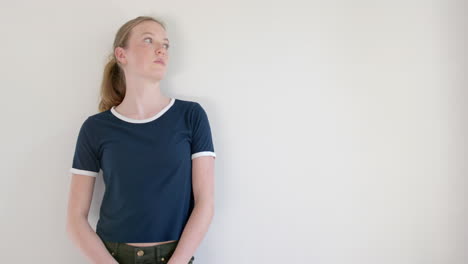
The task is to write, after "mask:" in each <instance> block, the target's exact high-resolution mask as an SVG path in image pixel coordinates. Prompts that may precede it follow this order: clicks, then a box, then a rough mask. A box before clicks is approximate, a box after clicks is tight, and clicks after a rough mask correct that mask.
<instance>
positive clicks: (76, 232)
mask: <svg viewBox="0 0 468 264" xmlns="http://www.w3.org/2000/svg"><path fill="white" fill-rule="evenodd" d="M95 181H96V177H93V176H87V175H81V174H75V173H73V174H72V180H71V185H70V193H69V197H68V209H67V223H66V232H67V234H68V235H69V237H70V238H71V240H72V242H73V243H74V244H75V245H76V246H77V247H78V248H79V249H80V250H81V252H82V253H83V254H84V255H85V256H86V257H87V258H88V259H89V260H90V261H91V263H93V264H115V263H117V264H118V262H117V261H116V260H115V259H114V257H112V255H111V254H109V251H107V248H106V246H105V245H104V243H103V242H102V241H101V239H100V238H99V236H98V235H97V234H96V232H95V231H94V230H93V229H92V228H91V226H90V225H89V222H88V213H89V208H90V206H91V201H92V198H93V190H94V183H95Z"/></svg>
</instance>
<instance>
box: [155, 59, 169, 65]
mask: <svg viewBox="0 0 468 264" xmlns="http://www.w3.org/2000/svg"><path fill="white" fill-rule="evenodd" d="M153 62H154V63H159V64H162V65H166V63H164V61H163V60H161V59H157V60H155V61H153Z"/></svg>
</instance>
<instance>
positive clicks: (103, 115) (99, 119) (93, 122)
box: [82, 110, 110, 130]
mask: <svg viewBox="0 0 468 264" xmlns="http://www.w3.org/2000/svg"><path fill="white" fill-rule="evenodd" d="M109 112H110V110H107V111H103V112H99V113H95V114H91V115H88V116H87V117H86V119H85V120H84V121H83V124H82V126H83V127H84V128H86V129H88V130H93V129H97V128H98V127H99V126H101V125H102V124H104V123H105V122H106V121H107V120H109Z"/></svg>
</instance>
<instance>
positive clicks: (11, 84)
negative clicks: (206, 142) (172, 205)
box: [0, 0, 468, 264]
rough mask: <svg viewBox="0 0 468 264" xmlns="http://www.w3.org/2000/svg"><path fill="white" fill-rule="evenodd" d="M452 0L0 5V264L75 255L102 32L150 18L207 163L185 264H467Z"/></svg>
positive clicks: (458, 36) (463, 94) (459, 10)
mask: <svg viewBox="0 0 468 264" xmlns="http://www.w3.org/2000/svg"><path fill="white" fill-rule="evenodd" d="M466 3H467V2H466V1H462V0H460V1H455V0H452V1H446V0H433V1H422V0H420V1H418V0H405V1H402V0H393V1H370V0H367V1H366V0H354V1H344V0H343V1H337V0H334V1H305V0H304V1H301V0H290V1H271V0H269V1H267V0H257V1H246V0H241V1H207V0H202V1H137V2H135V1H89V0H84V1H51V0H48V1H14V2H13V1H6V0H3V1H2V2H1V7H0V36H1V43H0V47H1V52H0V56H1V62H2V63H1V66H0V70H1V83H2V86H1V87H2V103H1V104H0V105H1V109H0V110H1V113H2V125H1V135H2V136H1V148H0V149H1V150H0V151H1V152H0V153H1V156H0V158H1V160H2V162H1V168H0V171H1V177H0V179H1V182H0V197H1V200H0V201H1V203H0V206H1V207H0V210H1V216H2V217H1V225H0V226H1V227H0V235H1V238H2V239H1V242H0V252H1V255H2V256H1V259H2V260H1V262H2V263H87V262H86V259H85V258H84V256H83V255H81V253H80V252H79V251H78V250H77V248H76V247H75V246H74V245H73V244H71V242H70V240H69V239H68V238H67V236H66V233H65V215H66V205H67V204H66V203H67V198H68V191H69V183H70V179H71V178H70V173H69V171H68V170H69V168H70V166H71V162H72V155H73V151H74V147H75V146H74V144H75V142H76V137H77V135H78V129H79V126H80V125H81V123H82V122H83V120H84V119H85V118H86V117H87V116H89V115H91V114H94V113H96V112H97V103H98V91H99V84H100V81H101V77H102V70H103V66H104V62H105V58H106V56H107V55H108V54H109V52H111V47H112V42H113V40H114V36H115V33H116V31H117V29H118V28H119V27H120V26H121V25H122V24H123V23H124V22H126V21H127V20H129V19H132V18H134V17H136V16H139V15H154V16H156V17H158V18H162V19H163V20H164V21H165V22H166V23H167V26H168V34H169V38H170V40H171V50H170V52H171V55H170V56H171V58H170V62H169V69H168V74H167V75H166V78H165V80H164V81H163V82H162V84H161V85H162V89H163V92H164V93H165V94H166V95H168V96H173V97H176V98H180V99H186V100H193V101H197V102H199V103H201V104H202V106H203V107H204V108H205V110H206V111H207V113H208V116H209V119H210V122H211V126H212V133H213V139H214V144H215V151H216V153H217V159H216V176H215V177H216V191H215V194H216V212H215V217H214V219H213V222H212V225H211V227H210V230H209V232H208V233H207V234H206V237H205V238H204V240H203V242H202V244H201V245H200V247H199V248H198V249H197V252H195V254H194V255H195V258H196V260H195V262H196V263H198V264H215V263H216V264H219V263H223V264H238V263H247V264H249V263H278V264H280V263H314V264H315V263H317V264H350V263H352V264H376V263H379V264H419V263H421V264H422V263H424V264H429V263H431V264H432V263H434V264H436V263H437V264H462V263H467V262H468V254H467V252H468V239H467V237H468V228H467V225H466V223H467V220H468V211H467V207H468V206H467V197H466V187H467V180H466V176H467V175H468V167H467V165H466V164H467V163H466V157H467V156H466V155H467V147H468V146H467V140H466V135H467V132H468V125H467V123H468V122H467V110H468V106H467V96H468V92H467V90H466V88H467V83H468V80H467V78H466V73H467V69H468V65H467V50H466V47H467V36H466V32H467V25H468V21H467V19H466V12H467V4H466ZM103 188H104V186H103V182H102V178H99V179H98V181H97V184H96V189H95V194H94V200H93V205H92V208H91V213H90V219H89V220H90V222H91V223H92V226H93V228H94V227H95V224H96V221H97V217H98V210H99V205H100V202H101V199H102V195H103ZM162 213H164V212H163V210H162Z"/></svg>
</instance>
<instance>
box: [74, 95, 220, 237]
mask: <svg viewBox="0 0 468 264" xmlns="http://www.w3.org/2000/svg"><path fill="white" fill-rule="evenodd" d="M200 156H212V157H214V158H215V157H216V154H215V151H214V147H213V142H212V137H211V129H210V124H209V121H208V116H207V114H206V112H205V110H204V109H203V108H202V106H201V105H200V104H199V103H197V102H192V101H186V100H180V99H175V98H171V101H170V103H169V104H168V105H167V106H166V107H165V108H164V109H162V110H161V111H160V112H159V113H157V114H156V115H154V116H153V117H151V118H147V119H143V120H139V119H132V118H128V117H126V116H123V115H121V114H119V113H118V112H117V111H116V110H115V109H114V107H112V108H111V109H109V110H107V111H104V112H100V113H97V114H94V115H91V116H89V117H88V118H87V119H86V120H85V121H84V122H83V124H82V126H81V129H80V131H79V134H78V139H77V141H76V147H75V152H74V157H73V165H72V168H71V169H70V172H72V173H75V174H82V175H87V176H92V177H96V176H98V175H99V172H100V170H102V175H103V180H104V183H105V192H104V197H103V200H102V203H101V208H100V212H99V220H98V223H97V226H96V233H97V234H98V235H99V236H100V237H101V238H102V239H103V240H105V241H111V242H120V243H145V242H161V241H168V240H179V238H180V236H181V234H182V231H183V229H184V227H185V224H186V222H187V220H188V218H189V216H190V214H191V212H192V209H193V206H194V197H193V190H192V160H193V159H194V158H197V157H200Z"/></svg>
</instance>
